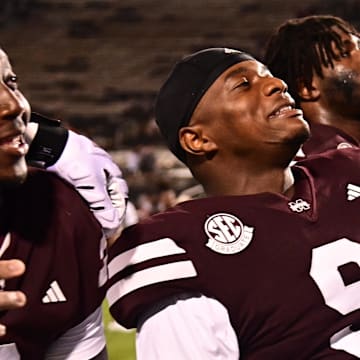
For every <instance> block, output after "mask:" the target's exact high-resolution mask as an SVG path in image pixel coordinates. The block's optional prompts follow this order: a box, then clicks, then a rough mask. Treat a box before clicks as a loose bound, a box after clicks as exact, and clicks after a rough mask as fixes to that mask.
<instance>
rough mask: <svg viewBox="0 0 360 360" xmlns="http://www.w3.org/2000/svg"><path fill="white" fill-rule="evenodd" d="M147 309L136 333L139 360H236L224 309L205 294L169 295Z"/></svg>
mask: <svg viewBox="0 0 360 360" xmlns="http://www.w3.org/2000/svg"><path fill="white" fill-rule="evenodd" d="M169 304H170V305H167V306H166V305H165V304H162V306H161V309H160V307H158V309H155V308H154V309H152V310H151V311H150V312H148V313H147V314H146V315H145V316H144V318H143V320H142V324H141V326H139V328H138V333H137V336H136V353H137V359H138V360H168V359H171V360H193V359H197V360H239V358H240V357H239V346H238V341H237V338H236V335H235V331H234V329H233V327H232V325H231V323H230V319H229V314H228V311H227V310H226V308H225V307H224V306H223V305H222V304H221V303H220V302H219V301H217V300H215V299H211V298H208V297H205V296H198V297H194V296H190V297H188V296H186V297H184V296H181V297H176V298H171V300H170V302H169Z"/></svg>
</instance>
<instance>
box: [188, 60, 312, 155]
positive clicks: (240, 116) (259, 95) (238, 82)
mask: <svg viewBox="0 0 360 360" xmlns="http://www.w3.org/2000/svg"><path fill="white" fill-rule="evenodd" d="M204 119H205V120H206V126H207V131H209V132H210V137H211V139H213V141H214V142H215V143H216V144H218V152H219V153H220V152H222V153H227V154H231V153H232V154H242V155H249V156H258V155H259V154H260V153H266V152H269V151H270V152H271V151H272V149H277V150H276V151H277V152H279V149H287V148H291V147H293V148H297V147H298V146H299V144H301V143H302V142H303V141H305V140H306V139H307V138H308V136H309V126H308V124H307V122H306V121H305V120H304V119H303V115H302V111H301V110H299V109H296V108H295V107H294V101H293V99H292V98H291V96H290V95H289V94H288V93H287V86H286V85H285V83H284V82H283V81H281V80H280V79H277V78H274V77H273V76H272V75H271V73H270V72H269V70H268V69H267V68H266V67H265V66H264V65H263V64H261V63H260V62H257V61H254V60H248V61H243V62H241V63H238V64H235V65H233V66H232V67H230V68H229V69H227V70H226V71H225V72H224V73H223V74H221V75H220V77H219V78H218V79H217V80H216V81H215V82H214V83H213V84H212V86H211V87H210V88H209V89H208V91H207V92H206V93H205V95H204V97H203V98H202V99H201V101H200V103H199V105H198V107H197V109H196V110H195V113H194V116H193V119H192V121H191V124H194V123H196V122H198V123H201V122H204V121H205V120H204ZM284 145H285V146H284ZM280 151H282V150H280ZM285 151H286V150H285Z"/></svg>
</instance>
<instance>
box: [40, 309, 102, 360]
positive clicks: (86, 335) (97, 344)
mask: <svg viewBox="0 0 360 360" xmlns="http://www.w3.org/2000/svg"><path fill="white" fill-rule="evenodd" d="M104 346H105V335H104V327H103V322H102V308H101V307H99V308H97V309H96V310H95V311H94V312H93V313H92V314H91V315H90V316H88V317H87V318H86V319H85V320H84V321H83V322H82V323H80V324H79V325H77V326H75V327H73V328H71V329H70V330H68V331H67V332H66V333H65V334H64V335H62V336H61V337H60V338H59V339H57V340H56V342H54V343H53V344H52V346H51V347H50V348H49V350H48V352H47V354H46V357H45V359H46V360H64V359H66V360H79V359H91V358H93V357H95V356H96V355H98V354H99V353H100V352H101V350H102V349H103V348H104Z"/></svg>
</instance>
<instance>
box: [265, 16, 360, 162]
mask: <svg viewBox="0 0 360 360" xmlns="http://www.w3.org/2000/svg"><path fill="white" fill-rule="evenodd" d="M359 44H360V35H359V32H358V31H357V30H356V29H355V28H354V27H353V26H352V25H351V24H350V23H348V22H346V21H344V20H343V19H341V18H338V17H335V16H331V15H312V16H308V17H303V18H296V19H290V20H288V21H286V22H285V23H283V24H282V25H281V26H280V27H279V28H278V29H277V30H276V31H275V32H274V34H273V35H272V36H271V38H270V40H269V42H268V45H267V49H266V52H265V56H264V63H265V64H266V65H268V67H269V69H270V71H271V72H272V74H273V75H274V76H277V77H279V78H281V79H283V80H284V81H285V82H286V83H287V84H288V85H289V92H290V94H291V95H292V96H293V97H294V99H295V100H296V103H297V105H298V106H300V107H301V109H302V110H303V112H304V118H305V119H306V120H307V121H308V122H309V123H310V126H311V134H312V136H311V138H310V139H309V140H308V141H307V142H306V143H305V144H304V146H303V151H304V155H311V154H317V153H321V152H323V151H326V150H329V149H336V148H343V147H349V146H359V144H360V143H359V141H360V121H359V120H360V111H359V106H358V104H359V101H360V46H359Z"/></svg>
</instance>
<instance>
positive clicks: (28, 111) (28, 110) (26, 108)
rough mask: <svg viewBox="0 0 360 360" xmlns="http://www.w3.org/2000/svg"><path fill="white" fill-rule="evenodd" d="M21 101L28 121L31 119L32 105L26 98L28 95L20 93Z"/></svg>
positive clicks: (25, 119)
mask: <svg viewBox="0 0 360 360" xmlns="http://www.w3.org/2000/svg"><path fill="white" fill-rule="evenodd" d="M19 101H20V102H21V105H22V107H23V109H24V115H25V118H24V121H25V122H26V123H28V122H29V121H30V114H31V106H30V104H29V102H28V100H27V99H26V97H25V96H24V95H23V94H22V93H19Z"/></svg>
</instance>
